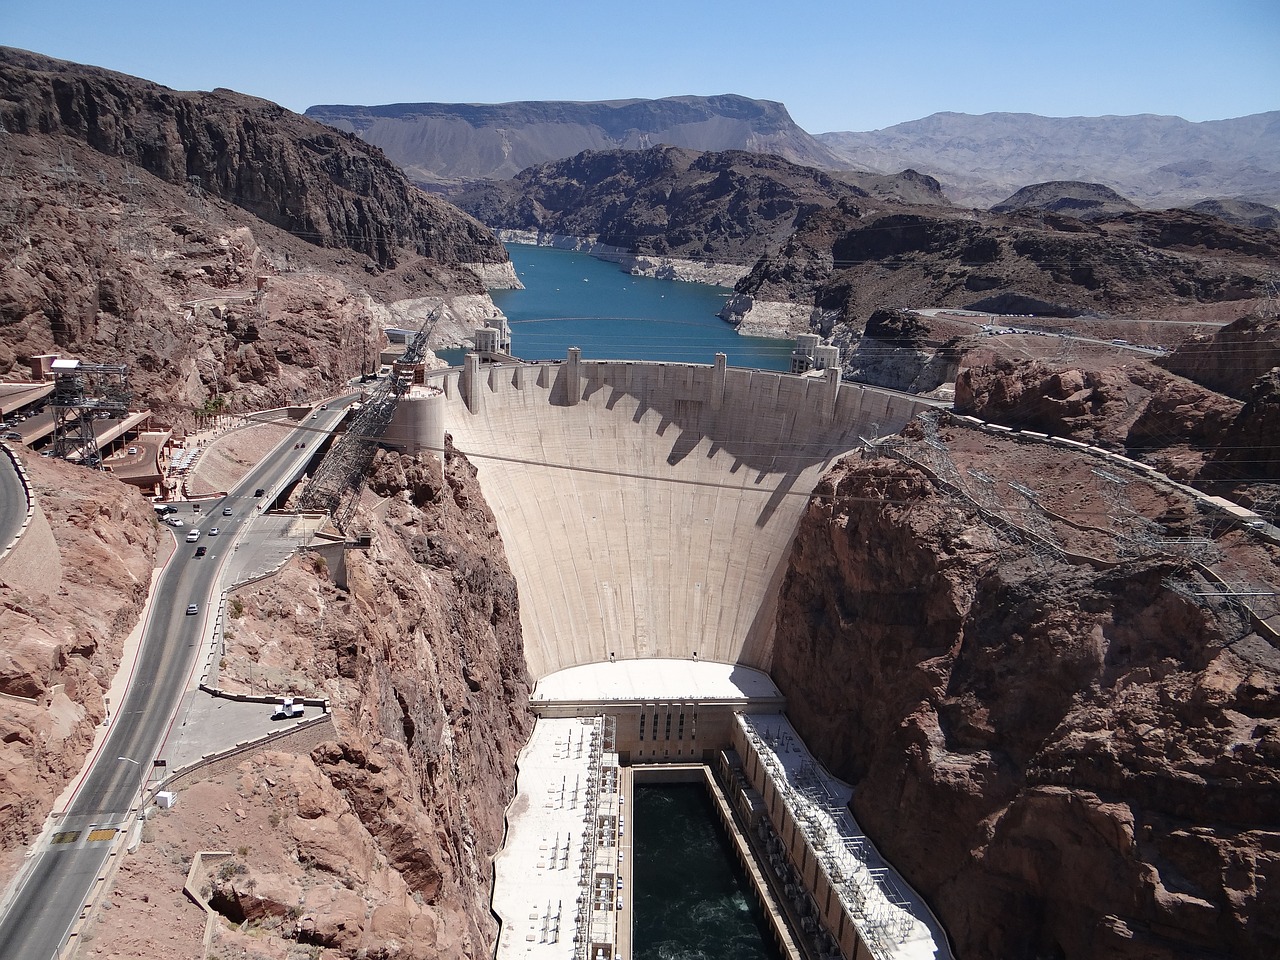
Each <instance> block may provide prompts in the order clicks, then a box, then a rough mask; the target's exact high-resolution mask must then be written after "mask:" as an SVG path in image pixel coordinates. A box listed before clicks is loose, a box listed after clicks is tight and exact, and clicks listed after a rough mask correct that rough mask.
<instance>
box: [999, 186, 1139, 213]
mask: <svg viewBox="0 0 1280 960" xmlns="http://www.w3.org/2000/svg"><path fill="white" fill-rule="evenodd" d="M1138 209H1139V207H1138V205H1137V204H1136V203H1134V202H1133V201H1131V200H1126V199H1125V198H1124V197H1122V196H1120V194H1118V193H1116V192H1115V191H1114V190H1112V189H1111V188H1110V187H1107V186H1103V185H1102V184H1101V183H1083V182H1081V181H1079V180H1051V181H1049V182H1048V183H1033V184H1031V185H1030V186H1027V187H1023V188H1022V189H1021V190H1019V191H1018V192H1017V193H1015V194H1014V195H1013V196H1011V197H1009V198H1008V199H1007V200H1004V201H1002V202H1000V203H997V204H996V205H995V206H993V207H992V208H991V212H992V213H1014V212H1015V211H1018V210H1043V211H1045V212H1046V213H1057V214H1062V215H1064V216H1068V217H1075V218H1076V219H1077V220H1094V219H1098V218H1100V217H1112V216H1115V215H1116V214H1120V213H1132V212H1133V211H1135V210H1138Z"/></svg>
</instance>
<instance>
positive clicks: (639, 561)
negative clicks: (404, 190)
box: [429, 350, 932, 680]
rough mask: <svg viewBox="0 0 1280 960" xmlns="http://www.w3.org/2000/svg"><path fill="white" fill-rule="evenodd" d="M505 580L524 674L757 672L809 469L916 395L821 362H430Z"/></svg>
mask: <svg viewBox="0 0 1280 960" xmlns="http://www.w3.org/2000/svg"><path fill="white" fill-rule="evenodd" d="M429 383H430V384H431V385H433V386H435V387H438V388H441V389H442V391H443V399H442V400H441V405H442V406H443V422H444V429H445V430H447V431H448V432H449V433H450V434H451V435H452V438H453V443H454V445H455V446H456V447H457V448H458V449H459V450H461V451H462V452H464V453H465V454H466V455H467V456H468V457H469V458H470V459H471V461H472V462H473V464H474V465H475V467H476V470H477V473H478V479H479V482H480V486H481V489H482V490H483V491H484V495H485V499H486V500H487V501H488V503H489V506H490V507H491V508H492V510H493V512H494V514H495V515H496V518H497V524H498V529H499V531H500V532H501V534H502V538H503V542H504V545H505V548H506V552H507V557H508V560H509V562H510V564H511V568H512V571H513V573H514V575H515V578H516V582H517V584H518V585H519V593H520V622H521V628H522V631H523V634H524V645H525V651H526V659H527V661H528V667H529V671H530V674H531V676H532V677H533V678H534V679H535V680H537V679H541V678H542V677H545V676H547V675H548V674H551V673H554V672H556V671H558V670H562V669H565V668H567V667H572V666H577V665H581V664H587V663H599V662H607V661H609V660H631V659H642V658H670V659H685V660H688V659H700V660H705V661H714V662H718V663H724V664H743V665H746V666H751V667H756V668H759V669H763V670H768V669H769V667H770V665H771V656H772V648H773V637H774V617H775V613H776V608H777V598H778V589H779V586H780V584H781V579H782V575H783V572H784V569H785V563H786V558H787V554H788V552H789V550H790V545H791V540H792V538H793V536H794V534H795V530H796V525H797V523H798V522H799V519H800V516H801V514H802V512H803V511H804V509H805V505H806V503H807V500H808V498H809V495H810V494H811V492H812V490H813V488H814V486H815V484H816V483H817V481H818V479H819V478H820V477H821V476H822V474H823V472H824V471H825V470H826V469H827V468H828V467H829V466H830V465H831V464H832V463H833V462H834V461H835V460H836V459H837V458H838V457H840V456H841V455H842V454H844V453H846V452H848V451H849V450H850V449H852V448H854V447H855V446H857V445H858V443H859V441H860V438H862V437H870V436H873V435H877V434H887V433H891V432H895V431H897V430H898V429H899V428H901V427H902V426H903V425H904V424H905V423H906V422H907V421H908V420H910V419H911V418H912V417H913V416H915V415H916V414H917V413H918V412H920V411H921V410H923V409H926V408H927V407H929V406H931V405H932V404H931V402H930V401H928V400H924V399H921V398H919V397H914V396H910V395H908V394H901V393H895V392H893V391H887V390H878V389H875V388H871V387H863V386H860V385H854V384H845V383H841V382H840V380H839V379H838V374H837V371H834V370H830V371H827V372H826V375H825V376H823V375H816V376H815V375H807V376H803V375H802V376H796V375H790V374H783V373H776V372H768V371H759V370H747V369H738V368H730V367H728V365H727V362H726V359H725V357H724V355H723V354H720V355H717V362H716V364H715V365H696V364H672V363H643V362H623V361H583V360H581V359H579V357H578V356H577V352H576V351H574V350H570V351H569V357H568V359H567V360H566V361H564V362H561V363H553V364H504V365H494V366H487V367H481V366H479V364H478V362H477V361H476V360H475V358H474V355H473V356H471V357H469V358H468V365H467V366H466V367H464V368H463V369H461V370H456V369H455V370H450V371H448V372H445V373H442V374H438V375H436V376H433V377H431V379H430V380H429Z"/></svg>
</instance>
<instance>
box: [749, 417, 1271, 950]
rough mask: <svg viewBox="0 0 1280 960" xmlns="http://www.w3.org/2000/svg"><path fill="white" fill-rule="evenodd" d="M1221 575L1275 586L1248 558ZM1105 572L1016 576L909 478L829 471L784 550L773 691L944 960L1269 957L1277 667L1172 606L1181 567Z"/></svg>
mask: <svg viewBox="0 0 1280 960" xmlns="http://www.w3.org/2000/svg"><path fill="white" fill-rule="evenodd" d="M944 439H946V438H945V437H944ZM953 446H954V444H953ZM954 455H955V457H956V464H957V466H959V467H960V468H961V473H962V474H963V473H964V467H965V463H964V462H963V461H964V457H963V455H962V454H960V453H959V452H955V453H954ZM1001 456H1002V458H1003V459H1004V460H1005V462H1011V461H1013V460H1014V459H1015V458H1018V459H1021V460H1022V461H1024V464H1023V466H1022V467H1021V471H1022V472H1021V473H1020V475H1019V479H1021V480H1022V481H1023V482H1024V483H1035V484H1037V485H1039V486H1041V487H1043V488H1044V489H1045V490H1046V491H1048V490H1049V489H1050V483H1049V481H1047V480H1045V479H1044V477H1041V478H1040V479H1039V480H1037V478H1036V477H1035V475H1034V473H1033V472H1031V471H1033V469H1034V468H1033V467H1032V466H1031V465H1030V464H1029V463H1026V462H1025V461H1026V460H1027V455H1026V454H1022V453H1019V452H1018V451H1016V450H1009V451H1005V452H1004V453H1003V454H1002V455H1001ZM1054 457H1055V458H1056V460H1057V461H1058V464H1059V466H1060V465H1061V464H1062V462H1063V461H1064V459H1069V458H1064V457H1063V456H1062V455H1061V454H1060V453H1055V454H1054ZM982 466H983V467H984V468H985V469H987V470H993V469H995V468H994V467H992V466H991V465H990V462H988V463H985V464H983V465H982ZM1084 469H1085V471H1086V473H1087V465H1086V466H1085V467H1084ZM1056 483H1058V481H1055V484H1056ZM1081 485H1082V481H1080V480H1079V479H1078V478H1077V479H1076V480H1075V481H1072V482H1062V483H1061V485H1060V486H1053V487H1052V489H1053V490H1057V491H1059V493H1061V494H1062V495H1063V497H1065V498H1066V499H1068V500H1069V499H1071V498H1072V497H1077V496H1078V493H1079V490H1080V488H1081ZM1045 496H1046V497H1049V496H1050V494H1049V493H1048V492H1046V494H1045ZM1161 496H1162V497H1163V496H1166V495H1161ZM1157 500H1159V498H1157ZM1153 502H1154V501H1153ZM1157 509H1162V510H1164V512H1165V515H1166V517H1167V516H1171V515H1173V514H1175V513H1178V512H1179V511H1182V515H1184V516H1185V511H1186V508H1185V505H1183V506H1181V507H1179V506H1178V505H1177V504H1174V503H1172V502H1171V501H1169V500H1167V499H1166V500H1165V502H1164V505H1163V506H1162V507H1159V506H1158V507H1157ZM1055 510H1057V511H1058V512H1059V513H1061V512H1065V508H1062V507H1055ZM1105 512H1106V511H1105V509H1103V510H1102V511H1101V513H1102V514H1103V517H1102V520H1101V522H1102V523H1105V522H1106V520H1105ZM1074 519H1075V521H1076V522H1077V523H1079V524H1080V527H1081V530H1087V529H1088V526H1087V525H1088V524H1094V525H1097V524H1099V522H1100V521H1099V512H1098V510H1097V509H1096V508H1094V507H1088V508H1082V509H1081V511H1080V512H1079V514H1078V516H1076V517H1075V518H1074ZM1077 532H1079V531H1077ZM1099 542H1101V541H1099ZM1218 546H1219V548H1221V549H1223V550H1227V545H1226V544H1225V543H1220V544H1219V545H1218ZM1242 549H1243V548H1242ZM1249 551H1252V552H1249ZM1093 552H1097V551H1093ZM1241 556H1242V557H1244V556H1248V557H1252V560H1249V561H1247V562H1249V563H1252V564H1253V566H1252V569H1253V570H1254V572H1255V574H1259V575H1265V576H1269V577H1270V582H1273V583H1274V582H1275V580H1276V577H1275V573H1276V566H1275V563H1276V558H1275V552H1274V550H1272V551H1271V552H1270V553H1268V552H1267V551H1265V550H1261V549H1260V548H1257V547H1250V548H1248V550H1246V553H1245V554H1242V555H1241ZM1111 562H1114V561H1109V562H1108V563H1104V564H1098V565H1090V564H1087V563H1068V562H1066V561H1064V560H1061V559H1058V560H1051V561H1047V562H1046V563H1045V564H1044V565H1041V564H1038V563H1036V562H1032V559H1031V557H1030V556H1029V554H1028V552H1027V550H1026V548H1024V547H1022V546H1019V545H1017V544H1014V543H1011V542H1009V541H1008V540H1007V539H1005V538H1003V537H1002V536H1000V535H997V533H996V532H995V531H994V530H993V528H992V527H990V526H989V525H987V524H986V523H984V522H982V520H981V519H980V517H979V515H978V513H977V512H976V510H975V509H974V507H973V504H972V502H968V501H965V500H963V499H960V500H953V499H949V498H948V497H947V496H946V495H944V494H943V493H941V492H940V491H939V489H938V488H937V487H936V486H935V484H934V483H933V482H932V481H931V479H929V478H928V477H927V476H926V474H925V473H922V472H920V471H919V470H917V469H915V468H913V467H910V466H907V465H905V464H902V463H899V462H897V461H893V460H885V459H872V460H866V461H853V462H844V463H842V464H840V465H838V466H837V467H836V468H835V469H834V470H832V472H831V473H830V474H829V475H828V477H827V478H826V479H825V480H824V481H823V483H822V484H821V485H820V487H819V489H818V491H817V492H816V494H815V497H814V499H813V501H812V503H811V505H810V507H809V510H808V513H807V514H806V516H805V518H804V519H803V521H802V523H801V526H800V529H799V532H798V534H797V538H796V541H795V546H794V551H793V554H792V558H791V563H790V569H789V572H788V574H787V577H786V581H785V583H784V586H783V589H782V595H781V600H780V605H779V615H778V631H779V635H778V641H777V647H776V649H777V653H776V662H775V667H774V676H775V678H776V680H777V682H778V684H779V686H780V687H781V688H782V690H783V691H784V693H785V694H786V695H787V698H788V703H789V705H790V706H789V711H790V713H791V715H792V717H793V719H794V721H795V722H796V724H797V726H798V728H799V729H800V730H801V732H802V733H803V735H804V736H805V738H806V740H807V742H808V743H809V744H810V745H811V747H812V748H813V749H814V750H815V752H817V753H818V754H819V755H820V756H821V757H822V759H823V760H824V761H825V762H826V763H827V764H828V765H829V766H830V767H831V768H832V769H833V770H834V771H835V772H837V773H838V774H839V775H841V776H843V777H845V778H847V779H849V780H850V781H851V782H853V783H854V784H855V785H856V793H855V797H854V801H853V806H854V810H855V813H856V815H857V816H858V817H859V819H860V820H861V822H862V824H863V826H864V827H865V829H866V830H867V831H868V833H869V834H870V835H871V836H872V837H873V838H874V839H875V840H876V842H877V843H878V844H879V845H880V847H881V849H882V850H884V851H885V853H886V854H887V855H888V856H889V857H890V859H892V860H893V862H894V863H895V864H896V865H897V866H898V867H899V868H900V869H901V870H902V872H903V873H904V874H905V876H906V877H907V878H908V879H909V880H910V882H912V883H913V884H915V885H916V887H917V888H918V889H919V890H920V891H921V892H922V893H923V894H924V895H925V896H926V897H927V898H928V899H929V900H930V902H931V903H932V904H933V906H934V908H935V910H936V911H937V913H938V915H939V916H940V918H941V920H942V921H943V923H944V925H945V926H946V927H947V930H948V932H949V934H950V936H951V937H952V939H953V943H954V946H955V949H956V953H957V955H958V956H959V957H962V958H978V957H1027V958H1030V957H1061V958H1097V957H1124V958H1130V957H1192V956H1195V957H1219V956H1221V957H1226V956H1233V957H1256V958H1262V957H1273V956H1276V955H1277V952H1278V951H1280V891H1278V890H1277V887H1276V885H1275V881H1274V878H1276V877H1277V876H1280V831H1277V826H1278V824H1280V800H1278V799H1277V797H1278V796H1280V794H1277V786H1280V721H1278V719H1277V718H1278V717H1280V654H1278V653H1277V650H1276V649H1275V648H1274V647H1273V646H1272V645H1271V644H1270V643H1269V642H1268V641H1266V640H1264V639H1262V638H1260V637H1259V636H1258V635H1257V634H1255V633H1254V632H1252V630H1251V628H1250V624H1249V621H1248V620H1247V619H1244V618H1242V616H1241V615H1240V613H1239V611H1237V610H1232V609H1231V608H1227V607H1213V606H1210V605H1205V604H1202V603H1196V602H1194V600H1193V599H1192V598H1190V597H1189V596H1187V595H1185V594H1184V593H1177V592H1173V591H1172V590H1171V589H1170V588H1169V586H1168V585H1167V584H1168V583H1169V582H1171V579H1176V578H1188V579H1190V580H1192V581H1195V580H1196V576H1195V574H1194V573H1193V572H1192V571H1191V570H1190V568H1189V567H1188V566H1187V562H1186V561H1184V560H1180V559H1178V558H1174V557H1170V556H1165V555H1158V554H1153V555H1148V556H1146V557H1143V558H1140V559H1134V560H1128V561H1124V562H1118V563H1115V565H1114V566H1112V565H1110V563H1111ZM1240 562H1242V563H1244V562H1246V561H1245V560H1243V559H1242V560H1240ZM1197 582H1199V581H1197Z"/></svg>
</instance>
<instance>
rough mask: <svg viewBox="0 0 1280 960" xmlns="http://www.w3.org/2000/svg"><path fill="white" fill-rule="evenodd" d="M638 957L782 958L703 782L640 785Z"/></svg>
mask: <svg viewBox="0 0 1280 960" xmlns="http://www.w3.org/2000/svg"><path fill="white" fill-rule="evenodd" d="M632 815H633V818H634V820H633V825H632V830H633V836H634V837H635V883H634V885H633V888H632V896H633V902H634V904H635V916H634V917H633V920H634V926H633V928H632V932H633V935H634V941H633V943H632V953H633V954H634V960H781V956H780V954H779V952H778V950H777V948H776V947H775V946H774V943H773V939H772V936H771V935H770V932H769V929H768V921H767V920H766V919H765V916H764V912H763V911H762V910H761V909H760V906H759V904H757V903H756V899H755V894H754V893H753V892H752V890H751V888H750V886H749V883H750V881H748V879H747V877H746V875H745V874H744V873H743V872H742V869H741V868H740V867H739V865H738V861H737V860H736V859H735V858H734V855H733V848H732V847H731V846H730V844H729V839H728V838H727V837H726V836H725V835H724V832H723V831H722V830H721V828H720V824H719V823H718V822H717V821H716V815H715V810H714V808H713V807H712V805H711V798H710V797H708V796H707V791H706V789H705V788H704V787H703V786H702V785H701V784H694V783H686V784H662V785H661V786H640V787H636V790H635V797H634V806H633V808H632Z"/></svg>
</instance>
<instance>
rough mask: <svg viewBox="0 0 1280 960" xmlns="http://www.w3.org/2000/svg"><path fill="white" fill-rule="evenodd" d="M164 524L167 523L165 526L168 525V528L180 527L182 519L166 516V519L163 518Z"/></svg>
mask: <svg viewBox="0 0 1280 960" xmlns="http://www.w3.org/2000/svg"><path fill="white" fill-rule="evenodd" d="M164 522H165V523H167V524H168V525H169V526H171V527H180V526H182V518H181V517H174V516H168V517H165V518H164Z"/></svg>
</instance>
